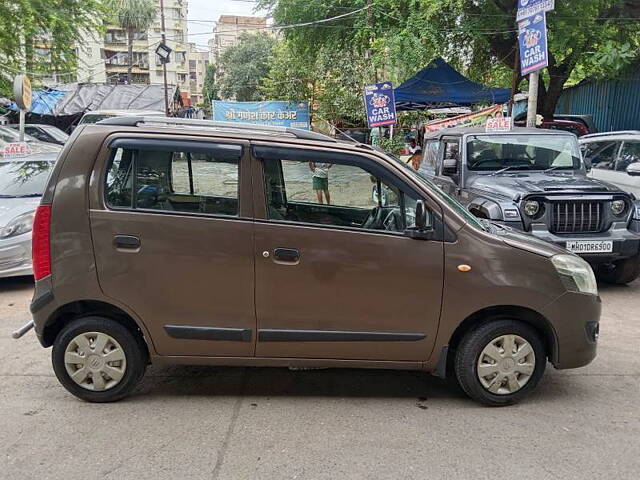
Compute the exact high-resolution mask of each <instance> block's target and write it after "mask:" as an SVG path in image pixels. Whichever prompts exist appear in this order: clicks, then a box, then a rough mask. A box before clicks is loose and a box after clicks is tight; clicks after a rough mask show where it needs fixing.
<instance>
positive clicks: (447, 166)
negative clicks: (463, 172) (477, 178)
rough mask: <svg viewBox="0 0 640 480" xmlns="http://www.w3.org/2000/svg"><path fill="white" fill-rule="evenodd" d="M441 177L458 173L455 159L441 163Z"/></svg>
mask: <svg viewBox="0 0 640 480" xmlns="http://www.w3.org/2000/svg"><path fill="white" fill-rule="evenodd" d="M442 173H443V175H455V174H456V173H458V161H457V160H456V159H455V158H445V159H444V161H443V162H442Z"/></svg>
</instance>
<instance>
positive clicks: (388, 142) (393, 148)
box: [376, 135, 404, 155]
mask: <svg viewBox="0 0 640 480" xmlns="http://www.w3.org/2000/svg"><path fill="white" fill-rule="evenodd" d="M376 145H377V146H378V147H380V148H381V149H382V150H384V151H385V152H387V153H390V154H392V155H400V153H401V152H402V151H403V150H404V140H403V139H402V138H401V137H400V135H396V136H395V137H393V138H379V139H378V141H377V142H376Z"/></svg>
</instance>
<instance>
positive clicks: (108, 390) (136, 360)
mask: <svg viewBox="0 0 640 480" xmlns="http://www.w3.org/2000/svg"><path fill="white" fill-rule="evenodd" d="M141 342H142V340H140V339H139V338H137V337H136V336H135V335H134V333H133V332H131V331H130V330H129V329H127V328H126V327H125V326H123V325H121V324H120V323H118V322H116V321H114V320H111V319H108V318H103V317H95V316H91V317H83V318H79V319H77V320H74V321H72V322H71V323H69V324H68V325H66V326H65V327H64V328H63V329H62V330H61V331H60V333H59V334H58V336H57V337H56V340H55V342H54V344H53V350H52V352H51V359H52V363H53V370H54V371H55V374H56V377H58V380H59V381H60V383H61V384H62V385H63V386H64V387H65V388H66V389H67V390H68V391H69V392H71V393H72V394H73V395H75V396H76V397H78V398H81V399H82V400H86V401H88V402H113V401H116V400H120V399H121V398H123V397H125V396H127V395H128V394H129V393H131V391H132V390H133V389H134V388H135V386H136V384H137V383H138V382H139V381H140V379H141V378H142V376H143V375H144V371H145V369H146V364H147V356H146V350H145V348H144V345H142V343H141Z"/></svg>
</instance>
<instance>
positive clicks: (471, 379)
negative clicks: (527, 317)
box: [455, 320, 547, 406]
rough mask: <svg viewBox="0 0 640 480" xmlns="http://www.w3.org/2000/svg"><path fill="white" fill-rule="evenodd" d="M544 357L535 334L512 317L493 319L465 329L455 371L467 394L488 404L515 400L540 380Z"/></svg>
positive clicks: (505, 403)
mask: <svg viewBox="0 0 640 480" xmlns="http://www.w3.org/2000/svg"><path fill="white" fill-rule="evenodd" d="M546 362H547V358H546V355H545V350H544V345H543V343H542V341H541V339H540V336H539V334H538V333H537V332H536V331H535V330H534V329H533V328H531V327H529V326H528V325H526V324H524V323H522V322H519V321H516V320H494V321H489V322H486V323H483V324H482V325H480V326H479V327H478V328H476V329H474V330H471V331H470V332H468V333H467V334H466V335H465V336H464V338H463V339H462V341H461V342H460V345H459V346H458V348H457V350H456V355H455V373H456V377H457V379H458V382H459V383H460V386H461V387H462V389H463V390H464V391H465V393H466V394H467V395H469V397H471V398H472V399H474V400H476V401H478V402H480V403H483V404H485V405H489V406H502V405H511V404H514V403H517V402H518V401H520V400H521V399H522V398H524V397H525V396H526V395H527V394H528V393H529V392H531V391H532V390H533V389H534V388H535V386H536V385H537V384H538V382H539V381H540V378H541V377H542V374H543V373H544V369H545V367H546Z"/></svg>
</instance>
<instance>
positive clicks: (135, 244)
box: [113, 235, 141, 251]
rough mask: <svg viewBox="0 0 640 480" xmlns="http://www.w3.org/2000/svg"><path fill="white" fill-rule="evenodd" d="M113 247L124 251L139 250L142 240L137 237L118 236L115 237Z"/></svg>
mask: <svg viewBox="0 0 640 480" xmlns="http://www.w3.org/2000/svg"><path fill="white" fill-rule="evenodd" d="M113 246H114V247H115V248H117V249H123V250H136V251H137V250H139V249H140V246H141V242H140V239H139V238H138V237H136V236H135V235H116V236H115V237H113Z"/></svg>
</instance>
